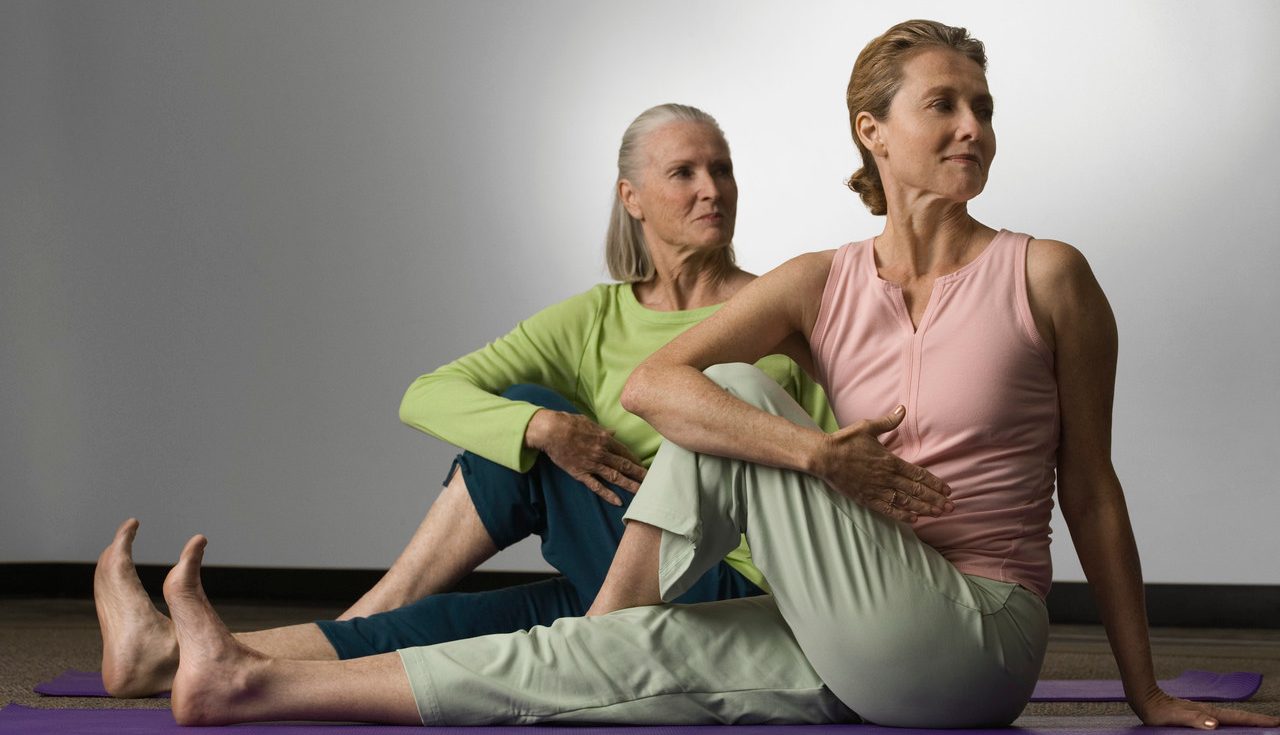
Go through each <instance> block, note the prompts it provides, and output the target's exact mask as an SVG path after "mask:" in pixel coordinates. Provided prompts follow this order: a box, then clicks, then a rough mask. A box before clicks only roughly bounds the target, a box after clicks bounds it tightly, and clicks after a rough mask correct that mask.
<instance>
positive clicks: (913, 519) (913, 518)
mask: <svg viewBox="0 0 1280 735" xmlns="http://www.w3.org/2000/svg"><path fill="white" fill-rule="evenodd" d="M917 518H919V516H917V515H916V514H915V513H912V514H911V515H910V516H908V517H907V523H915V522H916V519H917Z"/></svg>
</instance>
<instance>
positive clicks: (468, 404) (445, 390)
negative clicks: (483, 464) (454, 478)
mask: <svg viewBox="0 0 1280 735" xmlns="http://www.w3.org/2000/svg"><path fill="white" fill-rule="evenodd" d="M486 387H487V388H489V389H488V390H486ZM506 387H508V386H499V385H497V384H496V383H495V384H494V385H493V386H491V387H490V386H482V385H478V384H477V382H476V381H473V380H467V379H463V378H460V377H458V376H455V375H449V374H443V373H442V371H436V372H435V373H429V374H427V375H424V376H422V377H420V378H418V379H417V380H415V381H414V382H413V384H412V385H410V386H409V389H408V391H406V393H405V396H404V399H403V400H402V401H401V404H400V420H401V421H403V422H404V423H405V424H407V425H409V426H411V427H413V428H415V429H417V430H419V431H422V432H424V433H427V434H430V435H431V436H434V437H436V438H437V439H441V440H443V441H446V442H449V443H450V444H454V445H456V446H459V447H462V448H463V449H466V450H468V451H471V452H474V453H476V454H478V455H480V456H482V457H484V458H486V459H489V460H491V461H493V462H497V463H498V464H501V465H503V466H505V467H508V468H510V469H515V470H520V471H523V470H526V469H528V466H527V465H530V464H532V462H533V459H534V458H535V457H536V452H534V451H533V450H532V449H529V448H528V447H527V445H526V444H525V431H526V428H527V426H528V423H529V420H530V418H531V417H532V416H533V415H534V414H535V413H536V412H537V411H538V410H539V409H538V407H537V406H533V405H531V404H528V403H524V402H521V401H512V400H508V399H506V398H503V397H501V396H499V395H495V393H497V392H498V391H500V390H503V389H505V388H506Z"/></svg>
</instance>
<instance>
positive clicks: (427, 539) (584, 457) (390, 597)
mask: <svg viewBox="0 0 1280 735" xmlns="http://www.w3.org/2000/svg"><path fill="white" fill-rule="evenodd" d="M737 201H738V190H737V183H736V181H735V179H734V175H733V161H732V159H731V158H730V154H729V147H728V144H727V143H726V142H725V139H724V134H723V133H722V132H721V130H720V127H719V125H718V124H717V123H716V121H715V119H714V118H712V117H711V116H710V115H708V114H707V113H705V112H703V111H701V110H699V109H697V108H694V107H689V106H687V105H676V104H666V105H659V106H657V107H653V108H651V109H648V110H646V111H645V112H643V113H641V114H640V115H639V116H638V117H637V118H636V119H635V120H634V121H633V122H632V123H631V125H630V126H628V128H627V130H626V132H625V134H624V135H623V138H622V144H621V146H620V148H619V151H618V177H617V182H616V187H615V195H614V204H613V211H612V214H611V218H610V223H609V228H608V234H607V237H606V247H605V257H606V261H607V264H608V267H609V272H610V274H611V275H612V276H613V277H614V278H615V279H616V280H617V281H618V282H617V283H609V284H602V285H599V286H596V287H595V288H593V289H591V290H589V291H587V292H586V293H583V294H579V295H577V296H574V297H572V298H570V299H567V300H565V301H563V302H561V303H559V304H556V305H554V306H551V307H549V308H547V309H545V310H543V311H541V312H539V313H537V314H534V315H533V316H531V317H529V318H528V319H526V320H524V321H523V322H521V323H520V324H519V325H518V326H517V327H516V328H515V329H514V330H512V331H511V332H510V333H509V334H507V335H505V336H503V337H501V338H499V339H497V340H495V341H494V342H491V343H490V344H488V345H486V346H485V347H483V348H481V349H479V350H476V351H475V352H472V353H471V354H468V355H465V356H463V357H461V358H459V359H458V360H455V361H454V362H451V363H449V364H447V365H444V366H443V367H441V368H439V369H437V370H435V371H433V372H431V373H428V374H426V375H423V376H422V377H420V378H418V379H417V380H416V381H414V383H413V384H412V385H411V386H410V387H409V390H408V392H407V393H406V394H405V398H404V402H403V404H402V406H401V410H400V414H401V418H402V419H403V420H404V421H405V422H406V423H408V424H409V425H410V426H413V427H414V428H417V429H419V430H421V431H424V432H426V433H428V434H431V435H433V436H436V437H439V438H441V439H443V440H445V441H447V442H450V443H452V444H455V445H458V446H461V447H463V448H465V450H466V451H464V452H463V453H462V454H460V455H459V456H458V457H457V459H456V460H455V461H454V465H453V467H452V468H451V469H450V471H449V474H448V477H447V479H446V482H445V486H444V489H443V491H442V492H441V494H440V496H439V497H438V498H437V500H436V501H435V502H434V504H433V505H432V506H431V508H430V510H429V512H428V513H427V516H426V518H425V519H424V520H423V522H422V524H421V525H420V526H419V528H418V530H417V532H416V533H415V534H414V536H413V538H412V539H411V541H410V542H409V544H408V546H407V547H406V548H405V550H404V551H403V552H402V553H401V555H400V557H399V558H398V559H397V560H396V562H395V564H394V565H393V566H392V567H391V569H390V570H389V571H388V572H387V573H386V575H385V576H384V577H383V578H382V579H381V580H380V581H379V582H378V583H377V585H375V586H374V587H373V589H371V590H369V592H367V593H366V594H365V595H364V596H363V597H362V598H361V599H360V600H358V601H357V602H356V603H355V604H354V605H353V606H352V607H351V608H350V609H349V610H347V611H346V612H345V613H344V614H343V615H342V616H340V618H339V619H337V620H323V621H319V622H317V623H314V624H311V623H308V624H303V625H296V626H289V627H286V628H278V629H272V630H265V631H255V632H249V633H241V634H238V635H237V637H238V639H239V640H240V642H241V643H243V644H245V645H247V646H249V647H250V648H252V649H254V650H256V651H258V652H260V653H264V654H269V655H274V656H281V657H286V658H291V659H317V660H328V659H353V658H360V657H365V656H371V655H374V654H379V653H386V652H389V651H395V650H397V649H401V648H409V647H412V646H424V645H430V644H434V643H441V642H445V641H452V640H458V639H463V638H471V637H474V636H479V635H488V634H492V633H506V632H511V631H517V630H527V629H529V628H532V627H534V626H536V625H550V624H551V623H552V622H553V621H555V620H556V619H558V618H561V617H570V616H580V615H582V614H584V613H585V612H586V611H587V609H588V607H589V606H590V605H591V604H592V602H593V601H594V599H595V596H596V592H597V590H598V589H599V588H600V585H601V584H602V583H603V581H604V578H605V574H606V572H607V571H608V569H609V563H610V560H611V559H612V558H613V554H614V551H615V549H616V548H617V544H618V540H619V539H620V538H621V536H622V530H623V524H622V514H623V513H624V512H625V510H626V508H627V505H628V503H629V501H630V499H631V493H633V492H635V491H636V490H637V489H638V487H639V483H640V481H641V480H642V479H643V478H644V474H645V467H647V466H648V464H649V462H650V461H651V460H652V458H653V454H654V452H656V451H657V448H658V445H659V443H660V440H661V439H660V437H659V436H658V434H657V433H656V432H655V431H653V429H652V428H650V427H649V425H648V424H646V423H645V422H644V421H643V420H641V419H640V418H638V417H636V416H635V415H633V414H631V413H628V412H627V411H625V410H624V409H623V408H622V406H621V404H620V403H619V401H618V396H619V394H620V393H621V392H622V386H623V384H624V383H625V381H626V379H627V376H628V375H630V373H631V370H632V369H634V368H635V366H636V365H638V364H639V363H640V361H641V360H643V359H644V358H646V357H648V356H649V355H650V354H651V353H652V352H653V351H654V350H656V349H657V348H658V347H661V346H662V345H664V344H666V343H667V342H668V341H670V340H671V339H672V338H673V337H675V336H676V335H678V334H680V333H681V332H683V331H684V330H685V329H688V328H689V327H691V326H693V325H694V324H697V323H698V322H700V321H702V320H703V319H705V318H707V317H708V316H709V315H711V314H712V313H713V312H715V311H716V309H718V308H719V306H720V304H721V303H722V302H724V301H725V300H726V299H728V298H729V297H730V296H731V295H732V294H733V293H735V292H736V291H737V290H739V289H740V288H741V287H742V286H743V285H745V284H746V283H748V282H749V281H751V280H752V279H753V278H754V277H755V276H753V275H751V274H749V273H747V272H745V271H743V270H742V269H741V268H739V267H738V266H737V264H736V263H735V261H734V254H733V233H734V224H735V217H736V214H737ZM760 367H761V369H763V370H765V371H766V372H768V373H769V374H770V375H773V376H774V377H775V378H776V379H777V381H778V383H779V385H781V386H783V389H784V390H786V391H787V392H788V393H789V394H790V395H792V396H794V397H795V399H796V400H798V401H800V402H801V403H803V404H805V405H806V406H808V407H809V410H810V412H811V415H812V416H813V417H814V418H815V419H816V420H818V421H822V422H826V423H829V424H831V425H832V426H834V424H833V423H832V418H831V412H830V409H829V408H828V407H827V404H826V401H825V398H824V396H823V394H822V391H821V389H819V388H818V387H817V386H816V384H815V383H813V381H811V380H810V379H809V378H808V376H806V375H805V374H804V372H803V371H802V370H801V369H800V368H799V367H797V366H796V365H795V364H794V363H793V362H792V361H790V360H789V359H787V358H785V357H782V356H779V355H775V356H771V357H767V358H764V359H762V360H761V362H760ZM137 529H138V523H137V521H136V520H133V519H130V520H129V521H126V522H125V523H124V524H123V525H122V526H121V527H120V529H119V530H118V531H117V534H116V538H115V541H113V543H112V544H111V545H110V546H109V547H108V548H107V549H106V550H105V551H104V552H103V555H102V557H101V559H100V561H99V564H98V569H97V574H96V578H95V598H96V602H97V607H98V613H99V619H100V622H101V627H102V634H103V643H104V645H103V678H104V683H105V684H106V687H107V690H108V691H109V692H111V693H112V694H114V695H116V696H121V697H136V696H146V695H149V694H154V693H157V692H162V691H166V690H168V689H169V688H170V687H171V685H172V683H173V674H174V672H175V670H176V669H177V664H178V650H177V646H176V639H175V638H174V632H173V626H172V623H171V622H170V621H169V620H168V619H167V618H165V617H164V616H163V615H162V614H161V613H160V612H159V611H158V610H156V609H155V607H154V606H153V605H152V604H151V602H150V600H149V598H148V597H147V596H146V594H145V592H144V591H143V589H142V586H141V584H140V583H139V582H138V579H137V574H136V572H135V571H134V568H133V562H132V553H131V549H132V543H133V539H134V535H135V534H136V532H137ZM530 535H537V536H539V537H540V539H541V542H542V544H541V548H542V554H543V557H544V558H545V559H546V560H547V562H549V563H550V564H551V565H552V566H553V567H555V568H556V569H557V570H558V571H560V572H561V573H562V574H561V576H557V577H553V578H551V579H547V580H544V581H539V582H534V583H531V584H525V585H519V586H515V587H509V588H506V589H499V590H493V591H488V592H479V593H470V594H461V593H452V592H449V590H450V589H451V588H452V587H453V586H454V585H455V584H456V583H457V582H458V580H460V579H461V578H462V576H463V575H465V574H467V573H468V572H470V571H472V570H473V569H474V568H475V567H476V566H478V565H479V564H480V563H481V562H483V561H484V560H485V559H488V558H489V557H491V556H492V555H493V554H495V553H496V552H497V551H498V550H499V549H501V548H505V547H507V546H510V545H511V544H514V543H516V542H517V541H520V540H521V539H523V538H526V537H528V536H530ZM762 584H763V579H762V577H761V575H760V573H759V571H758V570H756V569H755V567H754V566H753V565H752V564H751V559H750V554H749V550H748V549H747V548H746V547H745V545H742V546H740V547H739V548H737V549H734V550H732V551H730V552H728V554H727V558H726V560H725V561H724V562H722V563H719V564H717V565H715V568H714V569H711V570H709V571H708V572H707V574H705V575H703V577H702V579H701V580H700V581H699V582H698V583H697V584H696V585H694V589H691V590H690V591H689V592H688V593H686V594H685V595H684V596H683V597H681V600H680V601H681V602H702V601H707V600H718V599H730V598H736V597H744V596H753V595H760V594H762V593H763V591H762V589H761V587H760V585H762Z"/></svg>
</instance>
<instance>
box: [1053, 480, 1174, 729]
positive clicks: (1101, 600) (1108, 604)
mask: <svg viewBox="0 0 1280 735" xmlns="http://www.w3.org/2000/svg"><path fill="white" fill-rule="evenodd" d="M1064 512H1066V508H1064ZM1067 520H1068V524H1069V526H1070V527H1071V535H1072V538H1073V539H1074V541H1075V546H1076V551H1077V553H1078V554H1079V556H1080V563H1081V566H1082V567H1083V568H1084V572H1085V576H1086V577H1087V578H1088V580H1089V585H1090V587H1091V589H1092V591H1093V595H1094V598H1095V599H1096V600H1097V603H1098V611H1099V613H1100V615H1101V617H1102V623H1103V627H1104V628H1105V629H1106V632H1107V639H1108V640H1109V641H1110V643H1111V650H1112V652H1113V654H1114V655H1115V659H1116V665H1117V666H1118V667H1119V669H1120V677H1121V679H1122V681H1123V682H1124V689H1125V694H1126V696H1127V697H1128V698H1129V701H1130V702H1131V703H1135V704H1136V703H1139V702H1141V701H1142V699H1143V697H1144V696H1145V695H1147V694H1149V693H1150V692H1151V690H1152V689H1154V688H1155V686H1156V680H1155V675H1154V672H1153V668H1152V663H1151V641H1150V636H1149V634H1148V630H1147V610H1146V602H1145V594H1144V591H1143V582H1142V568H1141V563H1140V562H1139V559H1138V547H1137V543H1136V542H1135V541H1134V537H1133V528H1132V526H1131V525H1130V523H1129V513H1128V510H1127V508H1126V506H1125V502H1124V497H1123V495H1121V494H1119V493H1116V495H1115V497H1114V498H1112V499H1109V500H1106V501H1102V502H1099V503H1097V504H1096V505H1094V506H1091V507H1090V508H1088V509H1087V510H1085V511H1080V512H1076V513H1072V514H1069V515H1068V516H1067Z"/></svg>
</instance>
